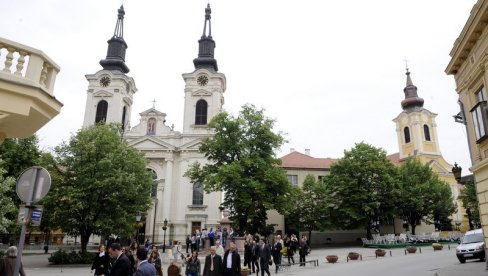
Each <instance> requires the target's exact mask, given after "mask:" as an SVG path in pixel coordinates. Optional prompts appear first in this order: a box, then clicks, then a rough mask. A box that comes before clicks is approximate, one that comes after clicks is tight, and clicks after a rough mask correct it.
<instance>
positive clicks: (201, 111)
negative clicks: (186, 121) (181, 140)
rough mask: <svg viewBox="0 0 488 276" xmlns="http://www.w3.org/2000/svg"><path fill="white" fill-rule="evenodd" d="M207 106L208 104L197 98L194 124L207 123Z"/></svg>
mask: <svg viewBox="0 0 488 276" xmlns="http://www.w3.org/2000/svg"><path fill="white" fill-rule="evenodd" d="M207 107H208V104H207V102H206V101H205V100H199V101H198V102H197V106H196V110H195V125H206V124H207Z"/></svg>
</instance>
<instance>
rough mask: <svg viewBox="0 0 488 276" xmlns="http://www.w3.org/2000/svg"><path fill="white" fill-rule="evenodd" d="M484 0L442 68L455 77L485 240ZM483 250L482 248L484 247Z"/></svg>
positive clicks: (487, 8) (487, 17) (487, 73)
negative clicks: (449, 58) (447, 62)
mask: <svg viewBox="0 0 488 276" xmlns="http://www.w3.org/2000/svg"><path fill="white" fill-rule="evenodd" d="M487 22H488V1H484V0H479V1H478V2H477V3H476V4H475V5H474V7H473V9H472V10H471V14H470V16H469V18H468V21H467V22H466V24H465V25H464V27H463V30H462V31H461V34H460V35H459V37H458V38H457V39H456V41H455V42H454V46H453V48H452V50H451V53H450V56H451V60H450V62H449V64H448V66H447V68H446V71H445V72H446V73H447V74H448V75H453V76H454V79H455V81H456V92H457V93H458V95H459V104H460V108H461V113H460V120H461V121H462V122H463V123H464V124H465V125H466V130H467V131H466V133H467V136H468V137H467V138H468V144H469V151H470V155H471V162H472V167H471V168H470V170H471V171H472V172H473V174H474V178H475V182H476V189H477V193H478V201H479V207H480V216H481V225H482V228H483V233H484V235H485V243H486V244H488V139H486V138H487V137H488V132H487V130H488V113H487V101H486V99H487V97H488V95H487V93H486V88H485V86H487V85H488V70H487V69H488V31H487V30H488V25H487ZM485 250H486V249H485Z"/></svg>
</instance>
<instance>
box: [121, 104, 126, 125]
mask: <svg viewBox="0 0 488 276" xmlns="http://www.w3.org/2000/svg"><path fill="white" fill-rule="evenodd" d="M126 113H127V106H124V109H122V130H125V116H126Z"/></svg>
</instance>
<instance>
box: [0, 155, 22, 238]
mask: <svg viewBox="0 0 488 276" xmlns="http://www.w3.org/2000/svg"><path fill="white" fill-rule="evenodd" d="M2 165H3V162H2V160H0V233H2V234H3V233H7V232H10V231H9V229H11V228H12V227H15V224H16V221H15V218H16V217H17V210H18V209H17V207H16V206H15V204H14V202H13V200H12V198H11V197H10V196H9V194H10V193H11V192H12V190H15V179H14V178H13V177H5V176H4V175H5V174H6V170H5V169H4V168H3V167H2ZM12 218H13V219H12Z"/></svg>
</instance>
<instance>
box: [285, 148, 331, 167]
mask: <svg viewBox="0 0 488 276" xmlns="http://www.w3.org/2000/svg"><path fill="white" fill-rule="evenodd" d="M280 159H281V167H282V168H295V169H325V170H328V169H330V165H331V164H332V163H334V162H335V161H337V159H332V158H315V157H312V156H309V155H306V154H303V153H300V152H298V151H294V152H291V153H289V154H287V155H285V156H283V157H281V158H280Z"/></svg>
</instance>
